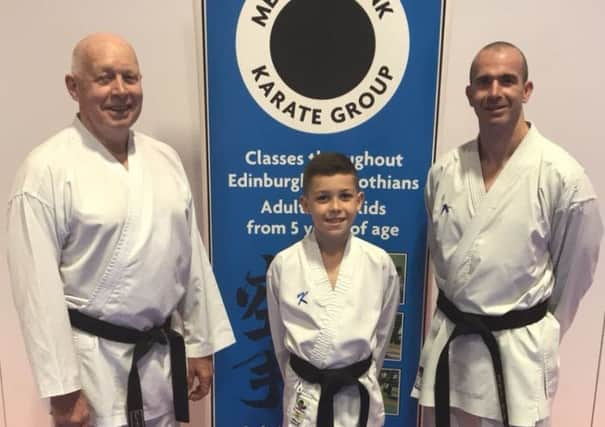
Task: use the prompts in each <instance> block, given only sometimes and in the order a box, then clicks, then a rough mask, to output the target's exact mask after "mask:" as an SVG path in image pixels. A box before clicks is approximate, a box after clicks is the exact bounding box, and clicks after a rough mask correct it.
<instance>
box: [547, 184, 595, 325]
mask: <svg viewBox="0 0 605 427" xmlns="http://www.w3.org/2000/svg"><path fill="white" fill-rule="evenodd" d="M568 192H569V193H571V194H570V195H565V196H564V197H563V201H564V203H563V206H562V207H557V209H556V210H555V213H554V217H553V226H552V238H551V244H550V253H551V256H552V261H553V265H554V272H555V285H554V289H553V293H552V295H551V298H550V310H551V311H552V312H553V313H554V315H555V317H556V318H557V320H558V321H559V324H560V327H561V337H563V335H564V334H565V332H566V331H567V330H568V329H569V327H570V325H571V323H572V321H573V319H574V317H575V315H576V312H577V310H578V306H579V304H580V299H581V298H582V297H583V296H584V294H585V293H586V291H587V290H588V288H589V287H590V285H591V284H592V281H593V277H594V272H595V269H596V265H597V261H598V258H599V246H600V242H601V238H602V236H603V224H602V222H601V216H600V214H599V205H598V201H597V200H596V196H595V193H594V191H593V189H592V186H591V184H590V181H589V180H588V178H587V177H586V176H585V175H584V176H582V177H581V179H579V180H578V183H576V184H574V185H572V186H570V189H569V190H568Z"/></svg>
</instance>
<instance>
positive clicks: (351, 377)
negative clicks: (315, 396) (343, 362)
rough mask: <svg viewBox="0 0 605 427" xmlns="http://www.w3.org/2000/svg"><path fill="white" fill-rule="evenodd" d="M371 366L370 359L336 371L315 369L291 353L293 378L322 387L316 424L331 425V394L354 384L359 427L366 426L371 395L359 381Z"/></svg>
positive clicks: (332, 413) (332, 414) (331, 426)
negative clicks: (296, 376)
mask: <svg viewBox="0 0 605 427" xmlns="http://www.w3.org/2000/svg"><path fill="white" fill-rule="evenodd" d="M371 363H372V356H371V355H370V356H369V357H368V358H367V359H365V360H362V361H361V362H357V363H354V364H352V365H349V366H347V367H344V368H338V369H317V368H316V367H315V366H313V365H311V364H310V363H309V362H307V361H306V360H303V359H301V358H300V357H298V356H297V355H295V354H290V366H292V369H293V370H294V372H296V375H298V376H299V377H301V378H302V379H303V380H305V381H308V382H310V383H314V384H320V385H321V394H320V396H319V407H318V408H317V425H318V426H319V427H333V426H334V395H335V394H336V393H338V392H339V391H340V390H341V389H342V388H343V387H345V386H349V385H355V384H357V387H358V388H359V397H360V410H359V412H360V413H359V427H366V426H367V424H368V414H369V412H370V395H369V393H368V390H367V389H366V388H365V386H364V385H363V384H362V383H360V382H359V380H358V378H359V377H361V376H362V375H363V374H365V373H366V372H367V371H368V369H369V368H370V365H371Z"/></svg>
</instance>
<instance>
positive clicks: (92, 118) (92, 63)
mask: <svg viewBox="0 0 605 427" xmlns="http://www.w3.org/2000/svg"><path fill="white" fill-rule="evenodd" d="M66 83H67V87H68V90H69V92H70V94H71V96H72V98H73V99H74V100H76V101H78V104H79V107H80V120H82V123H84V125H85V126H86V127H87V128H88V129H89V130H90V131H91V132H92V133H93V134H94V135H95V136H96V137H97V138H99V139H100V140H101V141H103V142H125V138H128V132H129V129H130V127H131V126H132V125H133V123H134V122H135V121H136V120H137V118H138V117H139V114H140V113H141V107H142V100H143V90H142V86H141V75H140V72H139V65H138V62H137V59H136V55H135V53H134V52H133V50H132V48H130V46H129V45H127V44H125V43H122V42H119V41H115V40H111V39H110V40H106V41H105V40H101V41H99V42H97V43H94V44H92V43H91V46H89V47H88V48H87V49H86V51H85V57H84V60H83V61H82V67H81V70H79V72H78V73H77V75H73V76H67V77H66Z"/></svg>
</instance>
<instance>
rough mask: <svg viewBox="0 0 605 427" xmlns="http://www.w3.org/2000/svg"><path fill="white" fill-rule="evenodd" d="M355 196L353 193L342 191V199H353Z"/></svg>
mask: <svg viewBox="0 0 605 427" xmlns="http://www.w3.org/2000/svg"><path fill="white" fill-rule="evenodd" d="M352 198H353V193H348V192H347V193H341V194H340V200H345V201H347V200H351V199H352Z"/></svg>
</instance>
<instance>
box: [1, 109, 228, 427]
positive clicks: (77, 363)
mask: <svg viewBox="0 0 605 427" xmlns="http://www.w3.org/2000/svg"><path fill="white" fill-rule="evenodd" d="M8 261H9V268H10V273H11V283H12V289H13V296H14V300H15V305H16V307H17V311H18V313H19V316H20V319H21V327H22V330H23V335H24V338H25V343H26V346H27V349H28V354H29V358H30V361H31V365H32V368H33V372H34V376H35V379H36V381H37V384H38V387H39V392H40V395H41V396H42V397H47V396H53V395H61V394H65V393H69V392H71V391H74V390H77V389H81V388H82V389H83V390H84V391H85V393H86V394H87V395H88V397H89V399H90V400H91V402H92V404H93V410H94V413H95V414H96V424H95V425H96V426H105V425H107V426H115V425H120V424H125V423H126V418H125V397H126V381H127V376H128V372H129V370H130V363H131V356H132V349H133V346H132V345H130V344H120V343H116V342H110V341H107V340H101V339H99V338H97V337H94V336H91V335H88V334H86V333H83V332H79V331H77V330H75V329H74V330H72V328H71V326H70V324H69V320H68V317H67V308H68V307H69V308H76V309H78V310H80V311H82V312H83V313H85V314H88V315H91V316H94V317H97V318H100V319H102V320H105V321H108V322H111V323H114V324H117V325H123V326H128V327H131V328H136V329H146V328H150V327H152V326H154V325H160V324H162V323H163V322H164V321H165V319H166V318H167V317H168V316H170V315H171V314H172V313H173V312H175V310H176V312H178V314H179V315H180V316H181V317H182V320H183V326H184V336H185V340H186V345H187V355H188V357H199V356H205V355H209V354H211V353H213V352H216V351H218V350H220V349H221V348H223V347H225V346H227V345H229V344H231V343H232V342H233V341H234V337H233V333H232V331H231V326H230V324H229V320H228V318H227V315H226V311H225V308H224V306H223V303H222V300H221V297H220V294H219V290H218V287H217V284H216V281H215V278H214V275H213V273H212V270H211V267H210V264H209V262H208V258H207V255H206V252H205V249H204V247H203V245H202V242H201V238H200V235H199V232H198V229H197V225H196V219H195V213H194V209H193V203H192V198H191V192H190V188H189V184H188V182H187V178H186V176H185V172H184V170H183V167H182V165H181V162H180V159H179V158H178V156H177V154H176V152H175V151H174V150H173V149H171V148H170V147H169V146H167V145H166V144H163V143H161V142H158V141H156V140H154V139H152V138H150V137H148V136H145V135H143V134H141V133H137V132H132V133H131V136H130V139H129V142H128V168H125V167H124V166H123V165H122V164H121V163H120V162H118V161H117V160H116V159H115V158H114V157H113V156H112V155H111V154H110V153H109V151H107V150H106V149H105V147H104V146H103V145H102V144H101V143H99V142H98V141H97V140H96V139H95V138H94V137H93V136H92V135H91V134H90V133H89V132H88V131H87V129H86V128H85V127H84V126H83V125H82V124H81V123H80V121H79V120H78V119H76V120H75V121H74V123H73V125H72V126H70V127H68V128H66V129H64V130H63V131H61V132H59V133H58V134H56V135H55V136H53V137H51V138H50V139H49V140H48V141H46V142H44V143H43V144H41V145H40V146H39V147H37V148H36V149H35V150H34V151H32V153H30V155H29V156H28V157H27V159H26V160H25V162H24V163H23V165H22V167H21V168H20V170H19V172H18V174H17V177H16V180H15V184H14V187H13V190H12V193H11V196H10V201H9V207H8ZM139 373H140V376H141V383H142V390H143V401H144V409H145V416H146V418H154V417H157V416H159V415H162V414H165V413H167V412H169V411H171V410H172V388H171V382H170V362H169V352H168V348H167V347H166V346H161V345H156V346H154V348H153V350H152V351H151V352H150V353H149V355H148V356H146V357H145V358H144V359H143V360H142V362H140V363H139Z"/></svg>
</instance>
